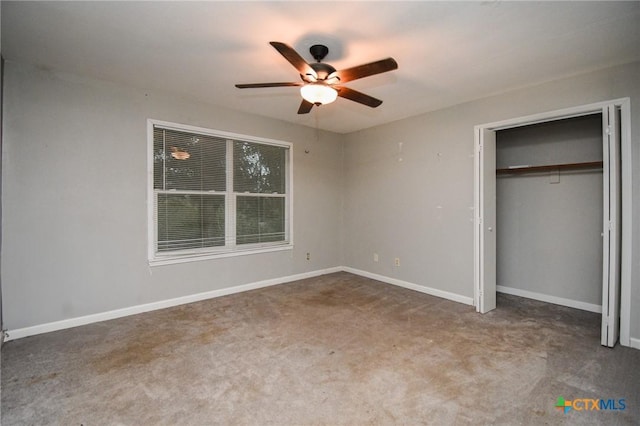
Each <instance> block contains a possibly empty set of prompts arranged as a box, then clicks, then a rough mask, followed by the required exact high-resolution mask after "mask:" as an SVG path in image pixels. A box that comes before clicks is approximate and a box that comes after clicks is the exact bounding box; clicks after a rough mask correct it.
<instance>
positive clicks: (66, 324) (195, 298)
mask: <svg viewBox="0 0 640 426" xmlns="http://www.w3.org/2000/svg"><path fill="white" fill-rule="evenodd" d="M342 270H343V268H341V267H335V268H328V269H320V270H317V271H311V272H304V273H302V274H296V275H289V276H286V277H280V278H273V279H270V280H264V281H257V282H254V283H249V284H244V285H239V286H234V287H228V288H223V289H220V290H212V291H206V292H204V293H197V294H191V295H188V296H182V297H176V298H174V299H168V300H161V301H158V302H152V303H146V304H144V305H136V306H130V307H128V308H122V309H116V310H113V311H107V312H101V313H98V314H91V315H85V316H82V317H76V318H69V319H65V320H61V321H54V322H50V323H46V324H39V325H34V326H31V327H24V328H17V329H15V330H8V331H5V336H4V339H5V341H10V340H15V339H21V338H23V337H28V336H34V335H36V334H42V333H49V332H51V331H57V330H63V329H66V328H72V327H78V326H81V325H87V324H92V323H95V322H100V321H107V320H111V319H116V318H122V317H126V316H129V315H135V314H141V313H144V312H149V311H155V310H158V309H165V308H170V307H172V306H178V305H184V304H186V303H193V302H199V301H201V300H206V299H213V298H215V297H221V296H227V295H229V294H234V293H241V292H244V291H249V290H255V289H258V288H263V287H269V286H273V285H278V284H284V283H288V282H291V281H297V280H303V279H305V278H312V277H317V276H320V275H326V274H331V273H334V272H340V271H342Z"/></svg>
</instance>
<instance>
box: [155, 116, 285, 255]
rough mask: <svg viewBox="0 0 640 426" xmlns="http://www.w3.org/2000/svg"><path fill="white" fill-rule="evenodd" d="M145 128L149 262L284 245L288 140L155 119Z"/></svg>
mask: <svg viewBox="0 0 640 426" xmlns="http://www.w3.org/2000/svg"><path fill="white" fill-rule="evenodd" d="M176 126H177V125H176ZM203 130H204V129H203ZM152 133H153V135H152V144H153V148H152V152H153V154H152V156H153V158H152V162H153V189H152V191H153V197H152V198H153V203H154V205H153V218H152V221H153V235H154V238H153V241H152V242H151V244H153V250H150V254H151V256H150V257H151V259H150V260H152V261H153V260H155V259H167V258H171V257H172V256H173V257H184V256H190V257H194V256H198V255H210V254H214V255H215V254H229V253H233V252H241V251H246V250H260V249H264V248H270V247H274V246H282V245H286V244H289V243H290V239H289V236H290V232H289V223H290V200H289V189H288V188H290V182H289V176H290V170H289V169H290V161H289V151H290V148H289V146H288V145H276V144H268V143H263V142H256V141H252V140H242V139H240V138H238V137H234V138H230V137H229V135H226V134H220V135H217V134H215V132H214V131H211V133H209V132H197V131H193V130H192V129H180V128H175V127H174V126H171V127H168V126H162V125H158V124H153V126H152ZM220 133H221V132H220ZM234 136H236V135H234Z"/></svg>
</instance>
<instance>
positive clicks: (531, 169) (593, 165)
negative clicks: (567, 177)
mask: <svg viewBox="0 0 640 426" xmlns="http://www.w3.org/2000/svg"><path fill="white" fill-rule="evenodd" d="M602 165H603V163H602V161H589V162H585V163H568V164H549V165H547V166H512V167H508V168H506V169H496V174H497V175H508V174H516V173H535V172H548V171H556V170H578V169H597V168H602Z"/></svg>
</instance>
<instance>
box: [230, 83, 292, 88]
mask: <svg viewBox="0 0 640 426" xmlns="http://www.w3.org/2000/svg"><path fill="white" fill-rule="evenodd" d="M303 84H304V83H249V84H236V87H237V88H238V89H257V88H260V87H292V86H302V85H303Z"/></svg>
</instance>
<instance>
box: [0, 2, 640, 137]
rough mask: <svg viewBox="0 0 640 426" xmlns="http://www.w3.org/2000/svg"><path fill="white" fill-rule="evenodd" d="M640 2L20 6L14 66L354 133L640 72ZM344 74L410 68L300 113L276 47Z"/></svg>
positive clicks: (13, 20) (12, 11) (7, 49)
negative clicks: (519, 93)
mask: <svg viewBox="0 0 640 426" xmlns="http://www.w3.org/2000/svg"><path fill="white" fill-rule="evenodd" d="M639 22H640V2H639V1H632V2H614V1H607V2H501V1H485V2H395V1H394V2H301V1H298V2H279V1H278V2H44V3H40V2H8V1H2V39H1V40H2V55H3V56H4V58H5V59H6V60H9V61H20V62H27V63H32V64H35V65H37V66H41V67H45V68H53V69H59V70H63V71H69V72H72V73H76V74H80V75H86V76H91V77H97V78H101V79H105V80H111V81H115V82H120V83H123V84H126V85H131V86H135V87H139V88H143V89H149V90H151V89H163V90H167V91H169V92H173V93H176V94H178V95H180V96H186V97H189V98H193V99H196V100H200V101H204V102H207V103H210V104H215V105H222V106H225V107H228V108H231V109H235V110H239V111H244V112H248V113H253V114H260V115H263V116H267V117H272V118H276V119H280V120H285V121H288V122H292V123H298V124H301V125H306V126H311V127H315V126H318V127H320V128H322V129H326V130H331V131H335V132H339V133H348V132H353V131H357V130H360V129H364V128H368V127H372V126H376V125H379V124H383V123H388V122H391V121H395V120H399V119H402V118H405V117H410V116H415V115H418V114H421V113H425V112H428V111H433V110H437V109H441V108H444V107H447V106H451V105H455V104H459V103H462V102H466V101H470V100H473V99H478V98H482V97H486V96H490V95H492V94H497V93H500V92H504V91H507V90H511V89H514V88H519V87H524V86H530V85H535V84H538V83H541V82H544V81H549V80H553V79H557V78H560V77H564V76H569V75H574V74H578V73H582V72H586V71H590V70H594V69H599V68H604V67H608V66H613V65H617V64H623V63H629V62H634V61H639V60H640V24H639ZM269 41H281V42H284V43H287V44H289V45H291V46H293V47H294V48H295V49H296V50H298V52H299V53H300V54H301V55H302V56H303V57H304V58H305V59H307V60H308V61H310V62H311V61H312V58H311V56H310V55H309V53H308V48H309V46H311V45H312V44H317V43H322V44H326V45H327V46H328V47H329V49H330V51H329V55H328V56H327V57H326V58H325V62H328V63H330V64H332V65H333V66H334V67H335V68H337V69H342V68H347V67H351V66H354V65H359V64H361V63H366V62H371V61H374V60H378V59H382V58H386V57H388V56H392V57H393V58H395V59H396V61H397V62H398V64H399V69H398V70H396V71H392V72H389V73H386V74H380V75H377V76H372V77H367V78H364V79H361V80H357V81H353V82H350V83H347V86H349V87H352V88H354V89H357V90H360V91H363V92H365V93H367V94H370V95H372V96H374V97H377V98H379V99H382V100H383V101H384V103H383V104H382V105H381V106H380V107H378V108H376V109H371V108H368V107H365V106H362V105H360V104H356V103H354V102H351V101H348V100H346V99H341V98H339V99H338V100H337V101H336V102H335V103H333V104H330V105H325V106H322V107H320V108H314V110H313V111H312V113H311V114H307V115H298V114H296V112H297V109H298V106H299V104H300V100H301V98H300V95H299V91H298V89H297V88H295V87H287V88H269V89H244V90H240V89H236V88H235V87H234V83H254V82H274V81H275V82H279V81H299V76H298V74H297V71H296V70H295V69H294V68H293V67H292V66H291V65H290V64H289V63H288V62H287V61H286V60H285V59H284V58H283V57H282V56H281V55H280V54H279V53H278V52H276V50H275V49H273V48H272V47H271V46H270V45H269V44H268V42H269Z"/></svg>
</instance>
